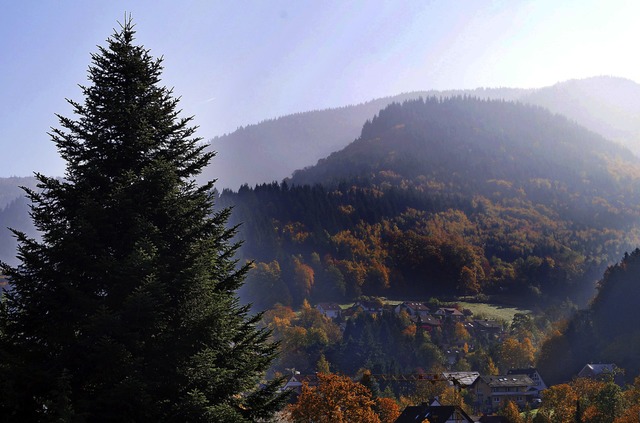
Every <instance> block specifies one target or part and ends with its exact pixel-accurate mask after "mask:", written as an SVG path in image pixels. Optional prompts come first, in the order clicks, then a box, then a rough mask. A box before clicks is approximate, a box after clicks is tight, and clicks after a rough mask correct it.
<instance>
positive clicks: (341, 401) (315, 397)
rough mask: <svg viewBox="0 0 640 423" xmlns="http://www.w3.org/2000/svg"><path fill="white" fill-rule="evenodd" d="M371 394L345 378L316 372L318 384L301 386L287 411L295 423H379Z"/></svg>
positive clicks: (358, 384)
mask: <svg viewBox="0 0 640 423" xmlns="http://www.w3.org/2000/svg"><path fill="white" fill-rule="evenodd" d="M375 405H376V403H375V401H374V400H373V398H372V397H371V391H369V390H368V389H367V388H366V387H365V386H363V385H362V384H360V383H357V382H354V381H352V380H351V379H350V378H348V377H346V376H340V375H336V374H324V373H318V385H317V386H309V385H308V384H306V383H305V384H303V386H302V393H301V394H300V396H299V397H298V401H297V402H296V403H295V404H292V405H291V406H289V408H288V410H287V412H288V415H289V418H290V419H291V421H293V422H295V423H306V422H317V423H380V417H379V416H378V415H377V414H376V412H375V411H374V407H375Z"/></svg>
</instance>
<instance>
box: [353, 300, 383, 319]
mask: <svg viewBox="0 0 640 423" xmlns="http://www.w3.org/2000/svg"><path fill="white" fill-rule="evenodd" d="M351 308H352V309H356V310H357V309H360V310H362V311H363V312H364V313H367V314H369V315H372V316H375V315H380V314H382V312H383V311H384V305H383V304H382V303H380V302H379V301H356V302H355V303H354V304H353V306H352V307H351Z"/></svg>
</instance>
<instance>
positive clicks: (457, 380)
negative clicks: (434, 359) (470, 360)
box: [442, 372, 480, 389]
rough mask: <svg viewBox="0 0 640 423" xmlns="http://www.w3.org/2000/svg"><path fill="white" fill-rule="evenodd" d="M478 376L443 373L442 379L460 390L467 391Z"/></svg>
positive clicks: (463, 373) (475, 373)
mask: <svg viewBox="0 0 640 423" xmlns="http://www.w3.org/2000/svg"><path fill="white" fill-rule="evenodd" d="M479 376H480V373H478V372H443V373H442V377H443V378H444V379H446V380H448V381H449V384H450V385H453V386H456V387H458V388H461V389H467V388H468V387H470V386H471V385H472V384H473V382H475V381H476V379H477V378H478V377H479Z"/></svg>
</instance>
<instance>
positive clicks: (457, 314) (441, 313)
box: [433, 307, 465, 322]
mask: <svg viewBox="0 0 640 423" xmlns="http://www.w3.org/2000/svg"><path fill="white" fill-rule="evenodd" d="M433 315H434V316H437V317H439V318H441V319H450V320H453V321H456V322H460V321H463V320H464V319H465V316H464V314H463V313H462V312H461V311H460V310H458V309H457V308H453V307H440V308H439V309H438V310H436V312H435V313H433Z"/></svg>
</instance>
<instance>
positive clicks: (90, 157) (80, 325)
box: [0, 19, 284, 422]
mask: <svg viewBox="0 0 640 423" xmlns="http://www.w3.org/2000/svg"><path fill="white" fill-rule="evenodd" d="M134 33H135V31H134V27H133V25H132V23H131V20H130V19H126V20H125V22H124V24H123V25H122V26H121V28H120V29H118V30H117V31H115V33H114V35H113V36H112V37H111V38H109V39H108V45H107V46H106V47H101V48H99V51H98V53H97V54H94V55H92V65H91V66H90V67H89V82H90V84H89V85H88V86H86V87H82V91H83V94H84V102H83V103H77V102H73V101H70V103H71V105H72V106H73V109H74V113H75V115H76V118H75V119H70V118H66V117H62V116H59V119H60V125H61V128H60V129H53V130H52V133H51V136H52V139H53V141H54V142H55V143H56V144H57V146H58V150H59V152H60V154H61V155H62V157H63V158H64V159H65V160H66V162H67V167H66V174H65V178H64V179H63V180H59V179H55V178H50V177H46V176H43V175H38V179H39V181H40V189H39V190H34V191H28V197H29V198H30V199H31V202H32V217H33V220H34V222H35V224H36V226H37V228H38V229H39V230H40V231H41V233H42V239H41V240H35V239H31V238H29V237H27V236H25V235H24V234H21V233H17V237H18V240H19V253H18V256H19V259H20V260H21V265H19V266H18V267H16V268H12V267H9V266H7V265H2V268H1V270H2V272H4V273H5V274H6V275H7V276H8V277H9V278H10V281H11V282H10V289H11V291H10V292H9V293H8V294H6V295H5V298H4V300H3V302H2V309H1V315H0V354H1V356H0V390H1V392H0V420H1V421H20V422H26V421H73V422H85V421H86V422H100V421H119V422H143V421H144V422H146V421H148V422H151V421H153V422H155V421H178V422H186V421H189V422H242V421H256V420H261V419H268V418H269V417H270V416H271V415H272V414H273V413H274V412H275V411H276V410H278V409H279V408H280V407H281V406H282V403H283V401H284V397H283V395H282V394H278V393H277V388H278V384H277V383H275V382H273V383H269V384H266V386H265V385H263V386H262V387H259V385H258V383H259V382H260V378H261V376H262V375H263V374H264V371H265V370H266V368H267V367H268V365H269V364H270V362H271V360H272V358H273V357H274V355H275V353H276V346H275V345H274V344H272V343H270V342H269V341H268V340H267V337H268V333H267V332H264V331H261V330H258V329H257V328H256V326H255V323H256V319H257V318H258V317H256V316H251V315H250V313H249V309H248V308H247V307H243V306H241V305H240V304H239V303H238V300H237V296H236V294H235V290H236V289H237V288H238V287H239V286H240V285H241V284H242V282H243V280H244V276H245V273H246V267H240V268H239V270H238V266H237V261H236V260H235V259H234V254H235V251H236V248H237V245H235V244H233V243H232V242H231V237H232V236H233V234H234V230H233V229H231V230H229V229H226V226H225V224H226V221H227V217H228V215H229V211H228V210H222V211H217V212H215V213H214V212H213V195H212V187H213V186H212V183H210V184H207V185H204V186H198V185H196V183H195V182H194V179H195V177H196V176H197V175H198V174H199V173H200V172H201V170H202V169H203V167H204V166H206V165H207V163H208V162H209V160H210V159H211V156H212V155H211V154H209V153H206V152H204V150H203V146H202V145H201V144H200V143H199V141H200V139H199V138H196V137H195V136H194V131H195V128H194V127H193V126H191V123H190V121H191V118H180V117H179V110H178V109H177V104H178V100H177V99H176V98H174V97H172V91H171V90H168V89H167V88H165V87H162V86H160V85H159V83H160V75H161V70H162V66H161V59H154V58H153V57H151V55H150V54H149V51H148V50H146V49H145V48H143V47H142V46H139V45H135V44H134Z"/></svg>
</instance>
